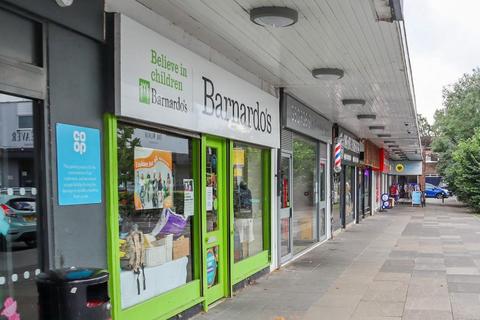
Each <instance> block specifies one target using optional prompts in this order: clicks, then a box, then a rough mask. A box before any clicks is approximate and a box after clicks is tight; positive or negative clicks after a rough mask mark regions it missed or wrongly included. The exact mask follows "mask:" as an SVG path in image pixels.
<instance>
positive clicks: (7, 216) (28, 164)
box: [0, 23, 40, 320]
mask: <svg viewBox="0 0 480 320" xmlns="http://www.w3.org/2000/svg"><path fill="white" fill-rule="evenodd" d="M0 24H1V23H0ZM20 110H23V111H24V112H26V113H29V114H30V117H32V116H31V115H32V113H33V102H32V101H31V100H29V99H25V98H18V97H13V96H10V95H6V94H0V132H1V134H0V271H1V272H0V319H3V318H4V317H5V316H6V317H7V318H9V319H20V317H21V318H22V319H32V320H35V319H37V317H38V310H37V288H36V285H35V275H36V274H38V273H39V272H40V269H39V266H38V260H37V259H38V256H39V252H38V249H37V247H38V246H37V240H38V237H37V221H39V212H38V211H39V210H37V189H36V188H35V187H34V185H35V184H34V182H35V174H36V170H35V168H36V167H35V165H34V150H35V145H34V140H33V134H32V130H30V131H27V132H23V133H22V132H19V130H18V127H17V121H16V120H17V115H18V112H19V111H20ZM32 127H33V121H31V125H30V128H32ZM2 316H4V317H2ZM5 319H6V318H5Z"/></svg>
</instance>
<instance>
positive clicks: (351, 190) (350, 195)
mask: <svg viewBox="0 0 480 320" xmlns="http://www.w3.org/2000/svg"><path fill="white" fill-rule="evenodd" d="M354 195H355V167H352V166H345V220H346V223H350V222H352V221H354V220H355V203H354V199H355V197H354Z"/></svg>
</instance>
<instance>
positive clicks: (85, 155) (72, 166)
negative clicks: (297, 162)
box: [56, 123, 102, 206]
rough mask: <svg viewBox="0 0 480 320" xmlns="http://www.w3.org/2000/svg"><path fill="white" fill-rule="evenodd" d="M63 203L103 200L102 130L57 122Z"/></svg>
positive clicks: (59, 190)
mask: <svg viewBox="0 0 480 320" xmlns="http://www.w3.org/2000/svg"><path fill="white" fill-rule="evenodd" d="M56 138H57V187H58V204H59V205H61V206H62V205H79V204H92V203H101V201H102V172H101V170H102V167H101V162H100V130H98V129H93V128H86V127H80V126H73V125H68V124H63V123H57V125H56Z"/></svg>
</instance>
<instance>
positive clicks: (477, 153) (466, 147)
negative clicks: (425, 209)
mask: <svg viewBox="0 0 480 320" xmlns="http://www.w3.org/2000/svg"><path fill="white" fill-rule="evenodd" d="M452 160H453V161H451V164H450V165H449V166H447V167H446V170H445V174H446V178H447V180H448V181H449V182H451V183H452V186H453V187H454V189H455V190H456V193H457V196H458V197H459V199H460V200H462V201H464V202H465V203H467V204H468V205H470V206H471V207H472V208H474V209H476V210H480V183H478V182H479V181H480V130H476V132H475V134H474V135H473V136H472V137H471V138H469V139H467V140H465V141H462V142H460V143H459V144H458V146H457V148H456V149H455V151H454V152H453V154H452Z"/></svg>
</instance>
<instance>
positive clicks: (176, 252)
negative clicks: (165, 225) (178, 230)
mask: <svg viewBox="0 0 480 320" xmlns="http://www.w3.org/2000/svg"><path fill="white" fill-rule="evenodd" d="M188 255H190V239H189V238H185V237H184V236H181V237H180V238H178V239H177V240H175V241H173V260H176V259H180V258H181V257H185V256H188Z"/></svg>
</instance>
